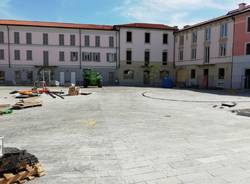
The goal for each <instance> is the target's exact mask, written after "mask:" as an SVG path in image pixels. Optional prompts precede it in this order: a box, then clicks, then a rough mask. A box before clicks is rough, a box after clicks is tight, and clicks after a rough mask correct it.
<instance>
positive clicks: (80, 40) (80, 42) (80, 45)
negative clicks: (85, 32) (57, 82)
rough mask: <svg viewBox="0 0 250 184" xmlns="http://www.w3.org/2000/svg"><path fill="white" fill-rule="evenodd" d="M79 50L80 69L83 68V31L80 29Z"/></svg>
mask: <svg viewBox="0 0 250 184" xmlns="http://www.w3.org/2000/svg"><path fill="white" fill-rule="evenodd" d="M79 52H80V56H79V59H80V69H82V31H81V29H79Z"/></svg>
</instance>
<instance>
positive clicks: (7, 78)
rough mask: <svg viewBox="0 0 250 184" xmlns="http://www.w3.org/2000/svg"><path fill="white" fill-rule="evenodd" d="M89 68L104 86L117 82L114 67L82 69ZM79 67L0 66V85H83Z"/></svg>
mask: <svg viewBox="0 0 250 184" xmlns="http://www.w3.org/2000/svg"><path fill="white" fill-rule="evenodd" d="M84 68H91V69H93V70H95V71H97V72H99V73H101V75H102V76H103V83H104V84H105V85H113V84H115V81H116V80H117V75H116V68H115V67H84ZM84 68H82V69H80V68H79V67H74V66H70V67H62V66H23V65H22V66H17V65H15V66H12V67H9V66H7V65H2V66H0V84H2V85H33V84H34V82H35V81H45V82H46V84H48V85H55V84H56V83H57V82H56V81H58V82H59V84H60V85H62V86H63V85H66V84H70V83H72V84H76V85H82V84H83V72H82V70H83V69H84Z"/></svg>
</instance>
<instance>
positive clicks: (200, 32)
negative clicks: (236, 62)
mask: <svg viewBox="0 0 250 184" xmlns="http://www.w3.org/2000/svg"><path fill="white" fill-rule="evenodd" d="M233 30H234V22H233V19H232V18H231V17H227V16H225V17H221V18H219V19H215V20H212V21H209V22H204V23H202V24H199V25H195V26H192V27H186V28H184V29H183V30H181V31H179V32H177V33H176V40H175V41H176V47H175V57H176V63H175V64H176V75H177V84H179V85H181V86H187V87H201V88H213V87H214V88H230V87H231V73H232V48H233V32H234V31H233Z"/></svg>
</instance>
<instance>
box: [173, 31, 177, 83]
mask: <svg viewBox="0 0 250 184" xmlns="http://www.w3.org/2000/svg"><path fill="white" fill-rule="evenodd" d="M173 34H174V56H173V69H174V72H173V73H174V78H175V79H174V80H175V81H176V78H177V71H176V66H175V62H176V61H175V47H176V44H175V39H176V34H175V33H174V32H173Z"/></svg>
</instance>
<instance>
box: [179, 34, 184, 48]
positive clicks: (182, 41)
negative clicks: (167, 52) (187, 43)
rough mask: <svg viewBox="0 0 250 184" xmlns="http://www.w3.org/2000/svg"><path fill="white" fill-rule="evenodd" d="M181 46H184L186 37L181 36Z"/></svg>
mask: <svg viewBox="0 0 250 184" xmlns="http://www.w3.org/2000/svg"><path fill="white" fill-rule="evenodd" d="M179 44H180V45H181V46H183V45H184V35H181V36H180V41H179Z"/></svg>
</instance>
